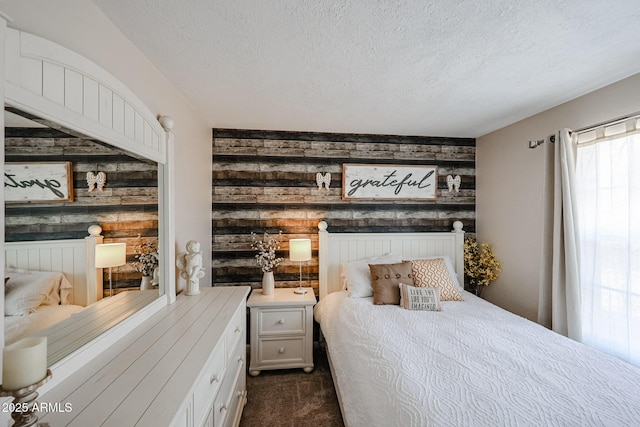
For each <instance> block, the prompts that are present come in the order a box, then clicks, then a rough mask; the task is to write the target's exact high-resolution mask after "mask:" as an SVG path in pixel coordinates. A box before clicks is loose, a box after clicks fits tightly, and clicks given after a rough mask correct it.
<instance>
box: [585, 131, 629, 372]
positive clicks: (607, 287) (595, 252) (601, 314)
mask: <svg viewBox="0 0 640 427" xmlns="http://www.w3.org/2000/svg"><path fill="white" fill-rule="evenodd" d="M634 122H635V121H634ZM626 129H631V130H630V131H627V130H626ZM619 130H620V129H619V126H618V131H619ZM607 133H614V132H613V131H611V132H607V129H602V130H600V136H599V137H598V136H596V135H595V133H594V134H593V135H589V136H586V137H585V135H581V137H580V139H581V140H582V139H587V140H588V139H592V141H590V142H586V143H581V144H579V145H578V154H577V163H576V198H577V204H578V206H579V210H578V222H579V224H580V230H579V241H580V257H581V263H580V264H581V267H580V277H581V292H582V341H583V342H584V343H585V344H589V345H591V346H594V347H596V348H599V349H601V350H604V351H606V352H608V353H610V354H613V355H615V356H618V357H620V358H622V359H624V360H626V361H628V362H631V363H633V364H635V365H638V366H640V134H639V133H638V131H636V130H635V123H632V125H631V126H628V125H627V126H624V124H623V132H619V133H617V134H616V135H610V136H607Z"/></svg>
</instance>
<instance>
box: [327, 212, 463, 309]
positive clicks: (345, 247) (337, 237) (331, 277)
mask: <svg viewBox="0 0 640 427" xmlns="http://www.w3.org/2000/svg"><path fill="white" fill-rule="evenodd" d="M327 228H328V225H327V223H326V222H324V221H322V222H320V223H319V224H318V258H319V270H318V276H319V277H318V278H319V282H320V283H319V293H320V298H323V297H325V296H326V295H327V294H329V293H331V292H335V291H339V290H341V289H342V284H341V281H340V265H341V264H342V263H345V262H347V261H352V260H358V259H364V258H370V257H373V256H379V255H384V254H388V253H393V254H397V255H401V256H402V257H404V258H407V259H410V258H414V259H415V258H418V257H433V256H447V257H449V258H450V259H451V262H452V263H453V267H454V269H455V270H456V274H457V276H458V281H459V282H460V283H464V256H463V247H464V231H463V230H462V222H460V221H456V222H454V223H453V231H451V232H439V233H329V232H328V231H327Z"/></svg>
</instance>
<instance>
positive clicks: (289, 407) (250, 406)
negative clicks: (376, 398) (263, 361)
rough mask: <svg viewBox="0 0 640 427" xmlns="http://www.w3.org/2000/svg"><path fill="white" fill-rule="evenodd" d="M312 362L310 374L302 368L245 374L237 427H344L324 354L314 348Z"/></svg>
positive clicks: (316, 347)
mask: <svg viewBox="0 0 640 427" xmlns="http://www.w3.org/2000/svg"><path fill="white" fill-rule="evenodd" d="M247 360H250V359H249V357H247ZM313 363H314V365H315V367H314V370H313V372H311V373H310V374H305V373H304V371H303V370H302V369H286V370H285V369H283V370H274V371H263V372H261V373H260V375H258V376H257V377H252V376H251V375H249V374H248V373H247V404H246V406H245V407H244V411H243V413H242V419H241V420H240V427H257V426H269V427H277V426H282V427H285V426H286V427H304V426H309V427H312V426H313V427H318V426H319V427H344V423H343V422H342V415H341V414H340V406H339V404H338V398H337V397H336V392H335V389H334V387H333V380H332V379H331V370H330V369H329V362H328V361H327V355H326V353H325V352H324V351H322V350H320V349H319V348H318V346H317V345H316V346H315V348H314V354H313Z"/></svg>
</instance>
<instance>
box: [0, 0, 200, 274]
mask: <svg viewBox="0 0 640 427" xmlns="http://www.w3.org/2000/svg"><path fill="white" fill-rule="evenodd" d="M0 10H1V11H2V12H4V13H6V14H7V15H8V16H9V17H10V18H11V19H13V22H10V23H9V24H8V26H9V27H11V28H15V29H18V30H23V31H27V32H29V33H32V34H35V35H38V36H41V37H44V38H47V39H49V40H51V41H54V42H56V43H58V44H60V45H62V46H64V47H67V48H69V49H71V50H73V51H75V52H77V53H79V54H81V55H84V56H85V57H87V58H88V59H90V60H92V61H93V62H95V63H97V64H98V65H100V66H102V67H103V68H105V69H106V70H107V71H109V72H110V73H112V74H114V75H115V76H116V77H118V78H119V79H120V80H121V81H122V82H123V83H124V84H125V85H127V86H128V87H129V89H131V90H132V91H133V93H135V94H136V95H137V96H138V97H139V98H140V99H141V100H142V101H143V102H144V103H145V104H146V105H147V107H148V108H149V109H151V111H152V112H154V113H155V114H157V115H158V116H159V115H169V116H171V117H173V119H174V120H175V122H176V125H175V127H174V132H175V134H176V137H175V166H176V172H177V173H176V182H175V188H176V206H175V208H176V243H177V248H176V249H177V251H184V250H185V244H186V242H187V241H188V240H191V239H196V240H199V241H200V243H201V244H202V246H201V248H202V252H203V253H204V254H205V256H204V257H203V258H204V264H205V265H203V267H204V268H205V272H206V276H205V278H204V279H202V280H201V284H202V285H204V284H209V283H211V256H209V255H208V254H211V128H210V127H209V126H207V123H206V122H205V120H204V119H203V118H202V117H201V116H200V115H199V114H198V112H197V111H195V110H194V109H193V107H192V106H191V105H190V104H189V103H188V102H187V101H186V99H185V98H184V97H183V96H182V95H181V94H180V93H179V92H178V91H177V90H176V89H175V88H174V87H173V86H171V84H170V83H169V82H168V81H167V80H166V79H165V77H164V76H163V75H162V74H161V73H160V72H159V71H158V70H157V69H156V68H155V67H154V66H153V64H151V62H149V61H148V60H147V58H146V57H144V55H143V54H142V53H141V52H140V51H139V50H138V49H137V48H136V47H135V46H134V45H133V44H132V43H131V42H130V41H129V40H128V39H127V38H125V37H124V35H123V34H122V33H121V32H120V30H118V29H117V28H116V27H115V25H113V24H112V23H111V21H109V19H108V18H107V17H106V16H105V15H104V14H103V13H102V12H101V11H100V10H99V9H98V8H97V7H96V6H95V5H94V4H93V3H92V2H91V1H89V0H56V1H50V0H29V1H22V0H6V1H3V2H1V3H0ZM179 283H180V285H184V281H183V280H180V281H179Z"/></svg>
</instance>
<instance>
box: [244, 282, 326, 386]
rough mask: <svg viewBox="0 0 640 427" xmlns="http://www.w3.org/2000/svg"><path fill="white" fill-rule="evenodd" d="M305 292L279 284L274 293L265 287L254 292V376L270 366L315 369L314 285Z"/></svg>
mask: <svg viewBox="0 0 640 427" xmlns="http://www.w3.org/2000/svg"><path fill="white" fill-rule="evenodd" d="M305 289H307V293H306V294H304V295H299V294H295V293H294V292H293V291H294V290H293V289H290V288H277V289H275V290H274V293H273V294H271V295H262V290H261V289H254V290H253V291H252V292H251V296H250V297H249V301H248V302H247V306H248V307H249V308H250V309H251V328H250V331H251V365H250V366H249V373H250V374H251V375H252V376H256V375H259V374H260V371H263V370H266V369H285V368H303V369H304V371H305V372H307V373H309V372H311V371H312V370H313V306H314V305H315V304H316V297H315V295H314V293H313V289H311V288H305Z"/></svg>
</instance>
